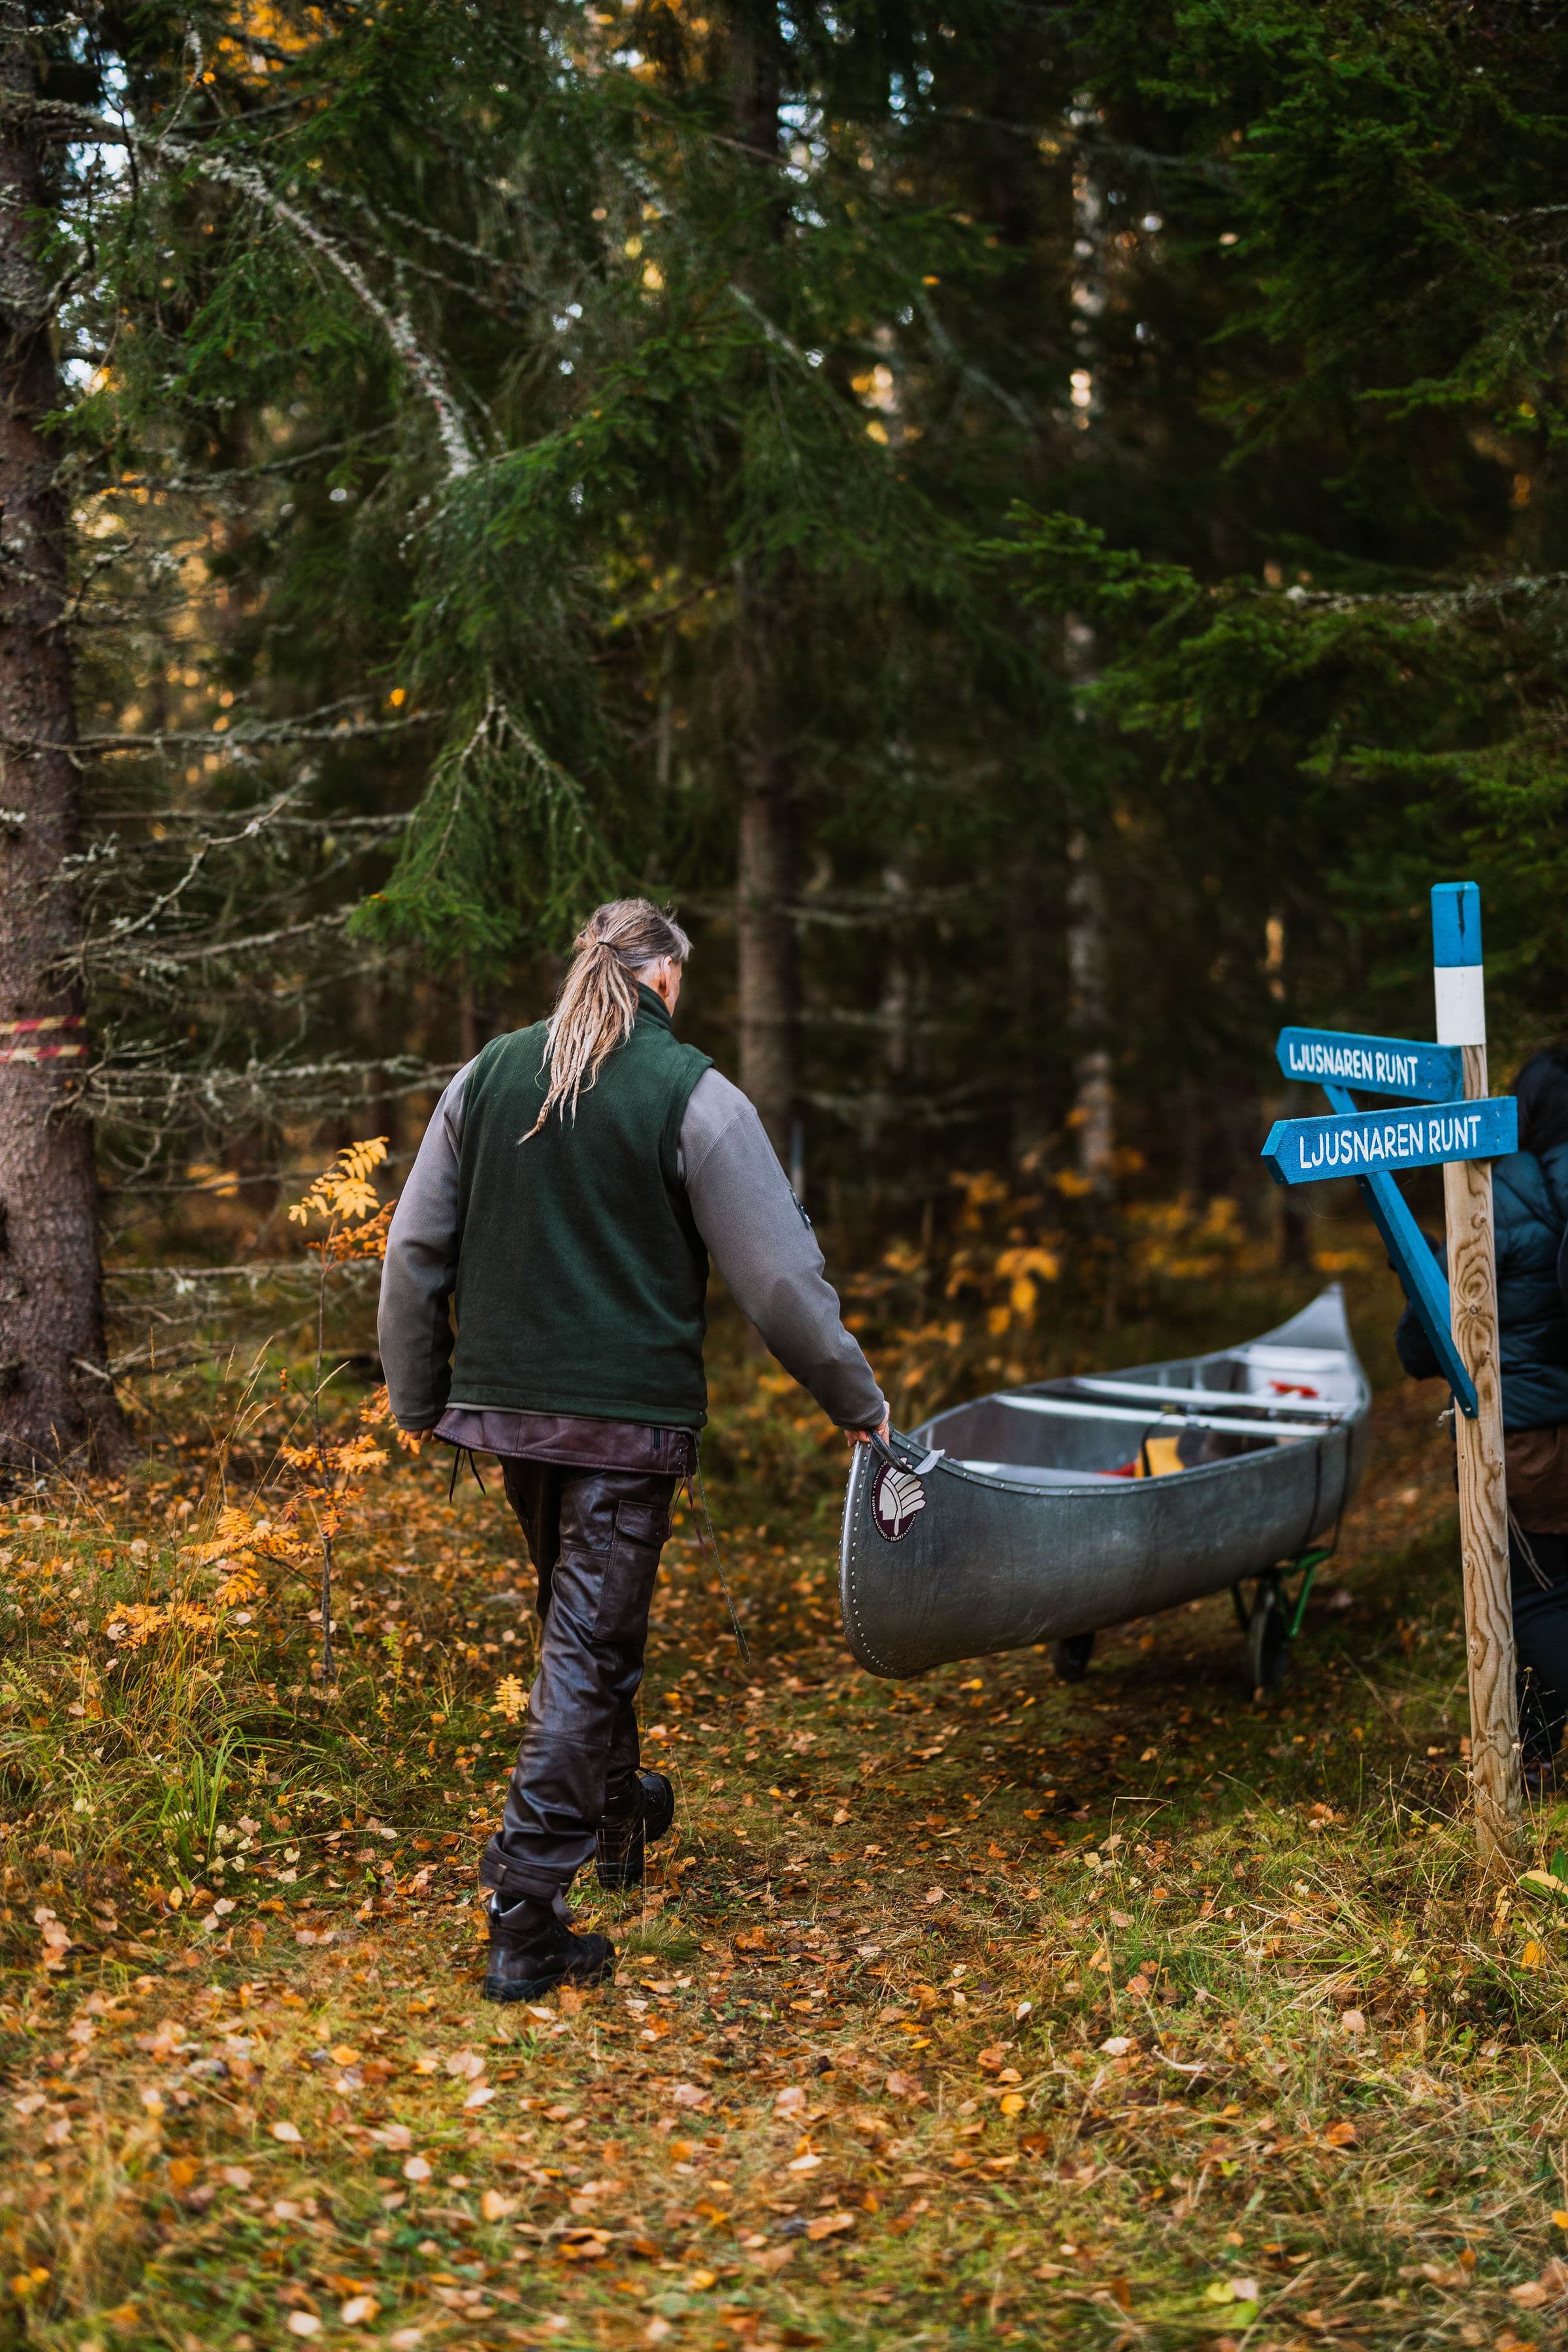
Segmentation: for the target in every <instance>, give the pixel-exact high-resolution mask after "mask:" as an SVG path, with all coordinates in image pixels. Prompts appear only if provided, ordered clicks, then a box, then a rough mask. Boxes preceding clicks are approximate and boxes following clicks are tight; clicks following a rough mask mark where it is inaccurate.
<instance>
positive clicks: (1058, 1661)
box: [1051, 1633, 1094, 1683]
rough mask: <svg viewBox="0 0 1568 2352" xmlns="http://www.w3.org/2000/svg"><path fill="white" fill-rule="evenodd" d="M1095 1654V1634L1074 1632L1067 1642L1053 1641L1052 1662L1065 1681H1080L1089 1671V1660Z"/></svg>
mask: <svg viewBox="0 0 1568 2352" xmlns="http://www.w3.org/2000/svg"><path fill="white" fill-rule="evenodd" d="M1093 1655H1094V1635H1093V1634H1092V1633H1074V1634H1073V1635H1072V1636H1071V1637H1070V1639H1069V1640H1068V1641H1066V1642H1053V1643H1051V1664H1052V1665H1053V1666H1055V1668H1056V1670H1057V1672H1058V1675H1060V1676H1061V1678H1062V1680H1063V1682H1064V1683H1080V1682H1082V1680H1083V1678H1084V1676H1085V1675H1087V1674H1088V1672H1089V1660H1090V1658H1092V1657H1093Z"/></svg>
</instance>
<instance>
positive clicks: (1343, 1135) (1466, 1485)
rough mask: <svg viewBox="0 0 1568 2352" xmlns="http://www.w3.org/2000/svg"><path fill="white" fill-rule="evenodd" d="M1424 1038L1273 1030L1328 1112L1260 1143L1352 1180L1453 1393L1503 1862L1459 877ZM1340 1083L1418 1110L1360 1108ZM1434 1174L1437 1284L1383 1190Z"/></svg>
mask: <svg viewBox="0 0 1568 2352" xmlns="http://www.w3.org/2000/svg"><path fill="white" fill-rule="evenodd" d="M1432 961H1433V982H1434V988H1435V992H1436V1009H1437V1042H1436V1045H1424V1044H1420V1043H1417V1042H1415V1041H1413V1040H1411V1039H1408V1038H1402V1037H1363V1036H1357V1035H1351V1034H1342V1033H1341V1032H1339V1031H1334V1030H1322V1029H1284V1030H1281V1032H1280V1034H1279V1047H1278V1053H1279V1066H1280V1068H1281V1069H1282V1070H1283V1071H1284V1073H1285V1075H1286V1076H1287V1077H1290V1078H1298V1079H1304V1080H1308V1081H1311V1080H1316V1081H1317V1083H1318V1084H1319V1085H1321V1087H1322V1088H1323V1091H1324V1092H1325V1094H1326V1095H1327V1096H1328V1097H1329V1100H1330V1102H1331V1105H1332V1107H1333V1110H1334V1112H1335V1114H1336V1116H1334V1117H1333V1118H1305V1119H1279V1120H1277V1121H1276V1122H1275V1124H1274V1126H1273V1128H1272V1129H1270V1131H1269V1135H1268V1141H1267V1142H1266V1143H1265V1145H1264V1147H1263V1157H1264V1160H1266V1162H1267V1163H1268V1170H1269V1172H1270V1174H1271V1175H1272V1176H1273V1178H1274V1180H1275V1181H1276V1182H1277V1183H1280V1184H1313V1183H1322V1182H1325V1181H1328V1180H1329V1179H1330V1178H1332V1177H1335V1176H1350V1175H1353V1176H1354V1177H1355V1179H1356V1181H1357V1182H1358V1184H1359V1185H1360V1187H1361V1191H1362V1193H1363V1197H1364V1198H1365V1200H1366V1202H1367V1205H1368V1207H1369V1209H1370V1210H1371V1212H1372V1214H1373V1220H1374V1222H1375V1223H1376V1225H1377V1229H1378V1231H1379V1233H1380V1234H1381V1235H1382V1237H1383V1240H1384V1244H1385V1246H1386V1247H1387V1250H1388V1253H1389V1255H1390V1256H1391V1258H1392V1259H1393V1261H1394V1265H1396V1266H1397V1267H1398V1269H1399V1272H1400V1275H1401V1276H1402V1278H1403V1280H1404V1283H1405V1291H1406V1294H1407V1296H1408V1297H1409V1298H1410V1301H1411V1304H1412V1306H1413V1307H1415V1312H1416V1314H1417V1316H1418V1317H1419V1318H1420V1320H1421V1323H1422V1326H1423V1328H1424V1329H1425V1330H1426V1336H1427V1338H1428V1339H1429V1340H1430V1341H1431V1343H1432V1346H1433V1348H1434V1349H1435V1351H1436V1356H1437V1360H1438V1362H1439V1363H1440V1364H1441V1365H1442V1367H1443V1370H1444V1372H1445V1374H1446V1376H1447V1381H1448V1384H1449V1386H1450V1388H1451V1389H1452V1390H1453V1392H1454V1402H1455V1406H1456V1408H1457V1409H1456V1412H1455V1414H1454V1431H1455V1442H1456V1444H1457V1446H1458V1474H1459V1536H1460V1545H1461V1549H1462V1551H1463V1556H1464V1580H1465V1626H1466V1634H1467V1654H1468V1666H1469V1686H1470V1783H1471V1787H1472V1789H1473V1790H1474V1792H1475V1806H1476V1836H1477V1841H1478V1843H1479V1848H1480V1853H1481V1857H1482V1860H1483V1861H1484V1862H1485V1863H1487V1864H1489V1865H1491V1866H1497V1867H1502V1866H1504V1865H1508V1864H1512V1863H1513V1862H1514V1860H1515V1859H1516V1856H1517V1850H1518V1846H1519V1838H1520V1814H1521V1788H1520V1770H1519V1724H1518V1701H1517V1696H1516V1692H1515V1686H1514V1651H1513V1612H1512V1606H1511V1603H1510V1595H1509V1566H1508V1491H1507V1484H1506V1479H1505V1475H1504V1470H1503V1442H1502V1388H1501V1379H1500V1358H1499V1349H1498V1319H1497V1265H1496V1257H1495V1252H1494V1248H1493V1240H1492V1174H1491V1161H1492V1160H1493V1159H1495V1158H1496V1157H1498V1155H1499V1154H1500V1153H1503V1152H1508V1151H1513V1150H1517V1149H1518V1141H1519V1118H1518V1106H1517V1104H1516V1103H1515V1101H1514V1099H1513V1097H1512V1096H1511V1095H1508V1096H1503V1097H1488V1095H1487V1047H1486V1034H1487V1032H1486V999H1485V989H1484V982H1483V978H1482V967H1481V908H1480V893H1479V890H1478V889H1477V888H1476V886H1475V884H1474V883H1473V882H1445V883H1440V884H1438V886H1437V887H1436V888H1435V889H1434V890H1433V892H1432ZM1352 1088H1357V1089H1360V1090H1362V1091H1363V1092H1366V1093H1370V1094H1379V1095H1393V1096H1395V1097H1400V1098H1402V1099H1404V1100H1406V1101H1412V1102H1416V1103H1421V1104H1425V1105H1427V1106H1430V1108H1425V1109H1422V1110H1419V1111H1403V1110H1394V1111H1363V1110H1360V1109H1358V1108H1357V1106H1356V1101H1355V1096H1354V1093H1353V1092H1352ZM1437 1166H1441V1168H1442V1170H1443V1199H1444V1206H1445V1211H1446V1215H1447V1244H1448V1280H1447V1282H1445V1281H1444V1279H1443V1276H1442V1274H1441V1272H1440V1271H1439V1269H1438V1267H1437V1266H1436V1263H1435V1262H1434V1260H1433V1257H1432V1253H1431V1251H1430V1250H1429V1249H1428V1248H1427V1246H1426V1240H1425V1238H1424V1236H1423V1235H1422V1234H1421V1232H1420V1229H1419V1228H1418V1226H1417V1225H1416V1223H1415V1219H1414V1217H1413V1216H1412V1215H1411V1213H1410V1211H1409V1209H1408V1207H1407V1206H1406V1204H1405V1197H1404V1195H1403V1193H1402V1192H1400V1190H1399V1188H1398V1186H1397V1185H1396V1184H1395V1182H1394V1175H1393V1171H1394V1170H1395V1169H1397V1168H1430V1167H1437Z"/></svg>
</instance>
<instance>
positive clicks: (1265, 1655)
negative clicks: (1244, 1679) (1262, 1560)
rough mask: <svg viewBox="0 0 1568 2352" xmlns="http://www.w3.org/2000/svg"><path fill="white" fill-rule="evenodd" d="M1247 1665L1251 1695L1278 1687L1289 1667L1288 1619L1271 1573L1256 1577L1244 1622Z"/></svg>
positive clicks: (1277, 1586) (1281, 1595)
mask: <svg viewBox="0 0 1568 2352" xmlns="http://www.w3.org/2000/svg"><path fill="white" fill-rule="evenodd" d="M1289 1671H1290V1619H1289V1614H1288V1613H1287V1611H1286V1607H1285V1596H1284V1594H1283V1593H1282V1592H1281V1591H1280V1590H1279V1584H1278V1583H1277V1581H1276V1580H1275V1579H1274V1578H1273V1577H1269V1576H1265V1577H1260V1578H1259V1579H1258V1598H1257V1599H1256V1601H1254V1602H1253V1604H1252V1611H1251V1614H1250V1616H1249V1618H1248V1620H1247V1675H1248V1678H1249V1680H1250V1681H1251V1684H1252V1694H1253V1696H1254V1697H1255V1698H1257V1697H1259V1696H1262V1694H1263V1693H1264V1692H1266V1691H1271V1690H1278V1689H1279V1685H1280V1684H1281V1683H1282V1682H1283V1681H1284V1679H1285V1677H1286V1675H1288V1674H1289Z"/></svg>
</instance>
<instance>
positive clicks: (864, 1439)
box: [844, 1412, 893, 1445]
mask: <svg viewBox="0 0 1568 2352" xmlns="http://www.w3.org/2000/svg"><path fill="white" fill-rule="evenodd" d="M892 1425H893V1416H892V1414H891V1413H890V1412H885V1413H884V1414H883V1415H882V1425H881V1427H880V1429H878V1430H869V1429H847V1430H846V1431H845V1433H844V1434H845V1436H846V1437H847V1439H848V1440H849V1443H850V1444H851V1445H869V1444H870V1443H871V1440H872V1438H873V1437H874V1436H876V1437H879V1438H880V1439H881V1441H882V1443H883V1444H884V1445H886V1444H887V1442H888V1433H889V1430H890V1429H891V1427H892Z"/></svg>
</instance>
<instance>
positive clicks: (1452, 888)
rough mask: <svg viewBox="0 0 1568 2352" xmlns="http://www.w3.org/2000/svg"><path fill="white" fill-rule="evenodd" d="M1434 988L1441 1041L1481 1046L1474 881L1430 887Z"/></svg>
mask: <svg viewBox="0 0 1568 2352" xmlns="http://www.w3.org/2000/svg"><path fill="white" fill-rule="evenodd" d="M1432 986H1433V990H1434V992H1435V993H1436V1000H1437V1041H1438V1043H1439V1045H1485V1044H1486V1042H1487V996H1486V979H1485V975H1484V973H1483V971H1482V970H1481V894H1480V892H1479V890H1478V889H1477V887H1476V886H1475V884H1474V883H1473V882H1439V883H1437V884H1436V887H1434V889H1433V892H1432ZM1477 1156H1478V1157H1481V1156H1484V1155H1480V1154H1478V1155H1477Z"/></svg>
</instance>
